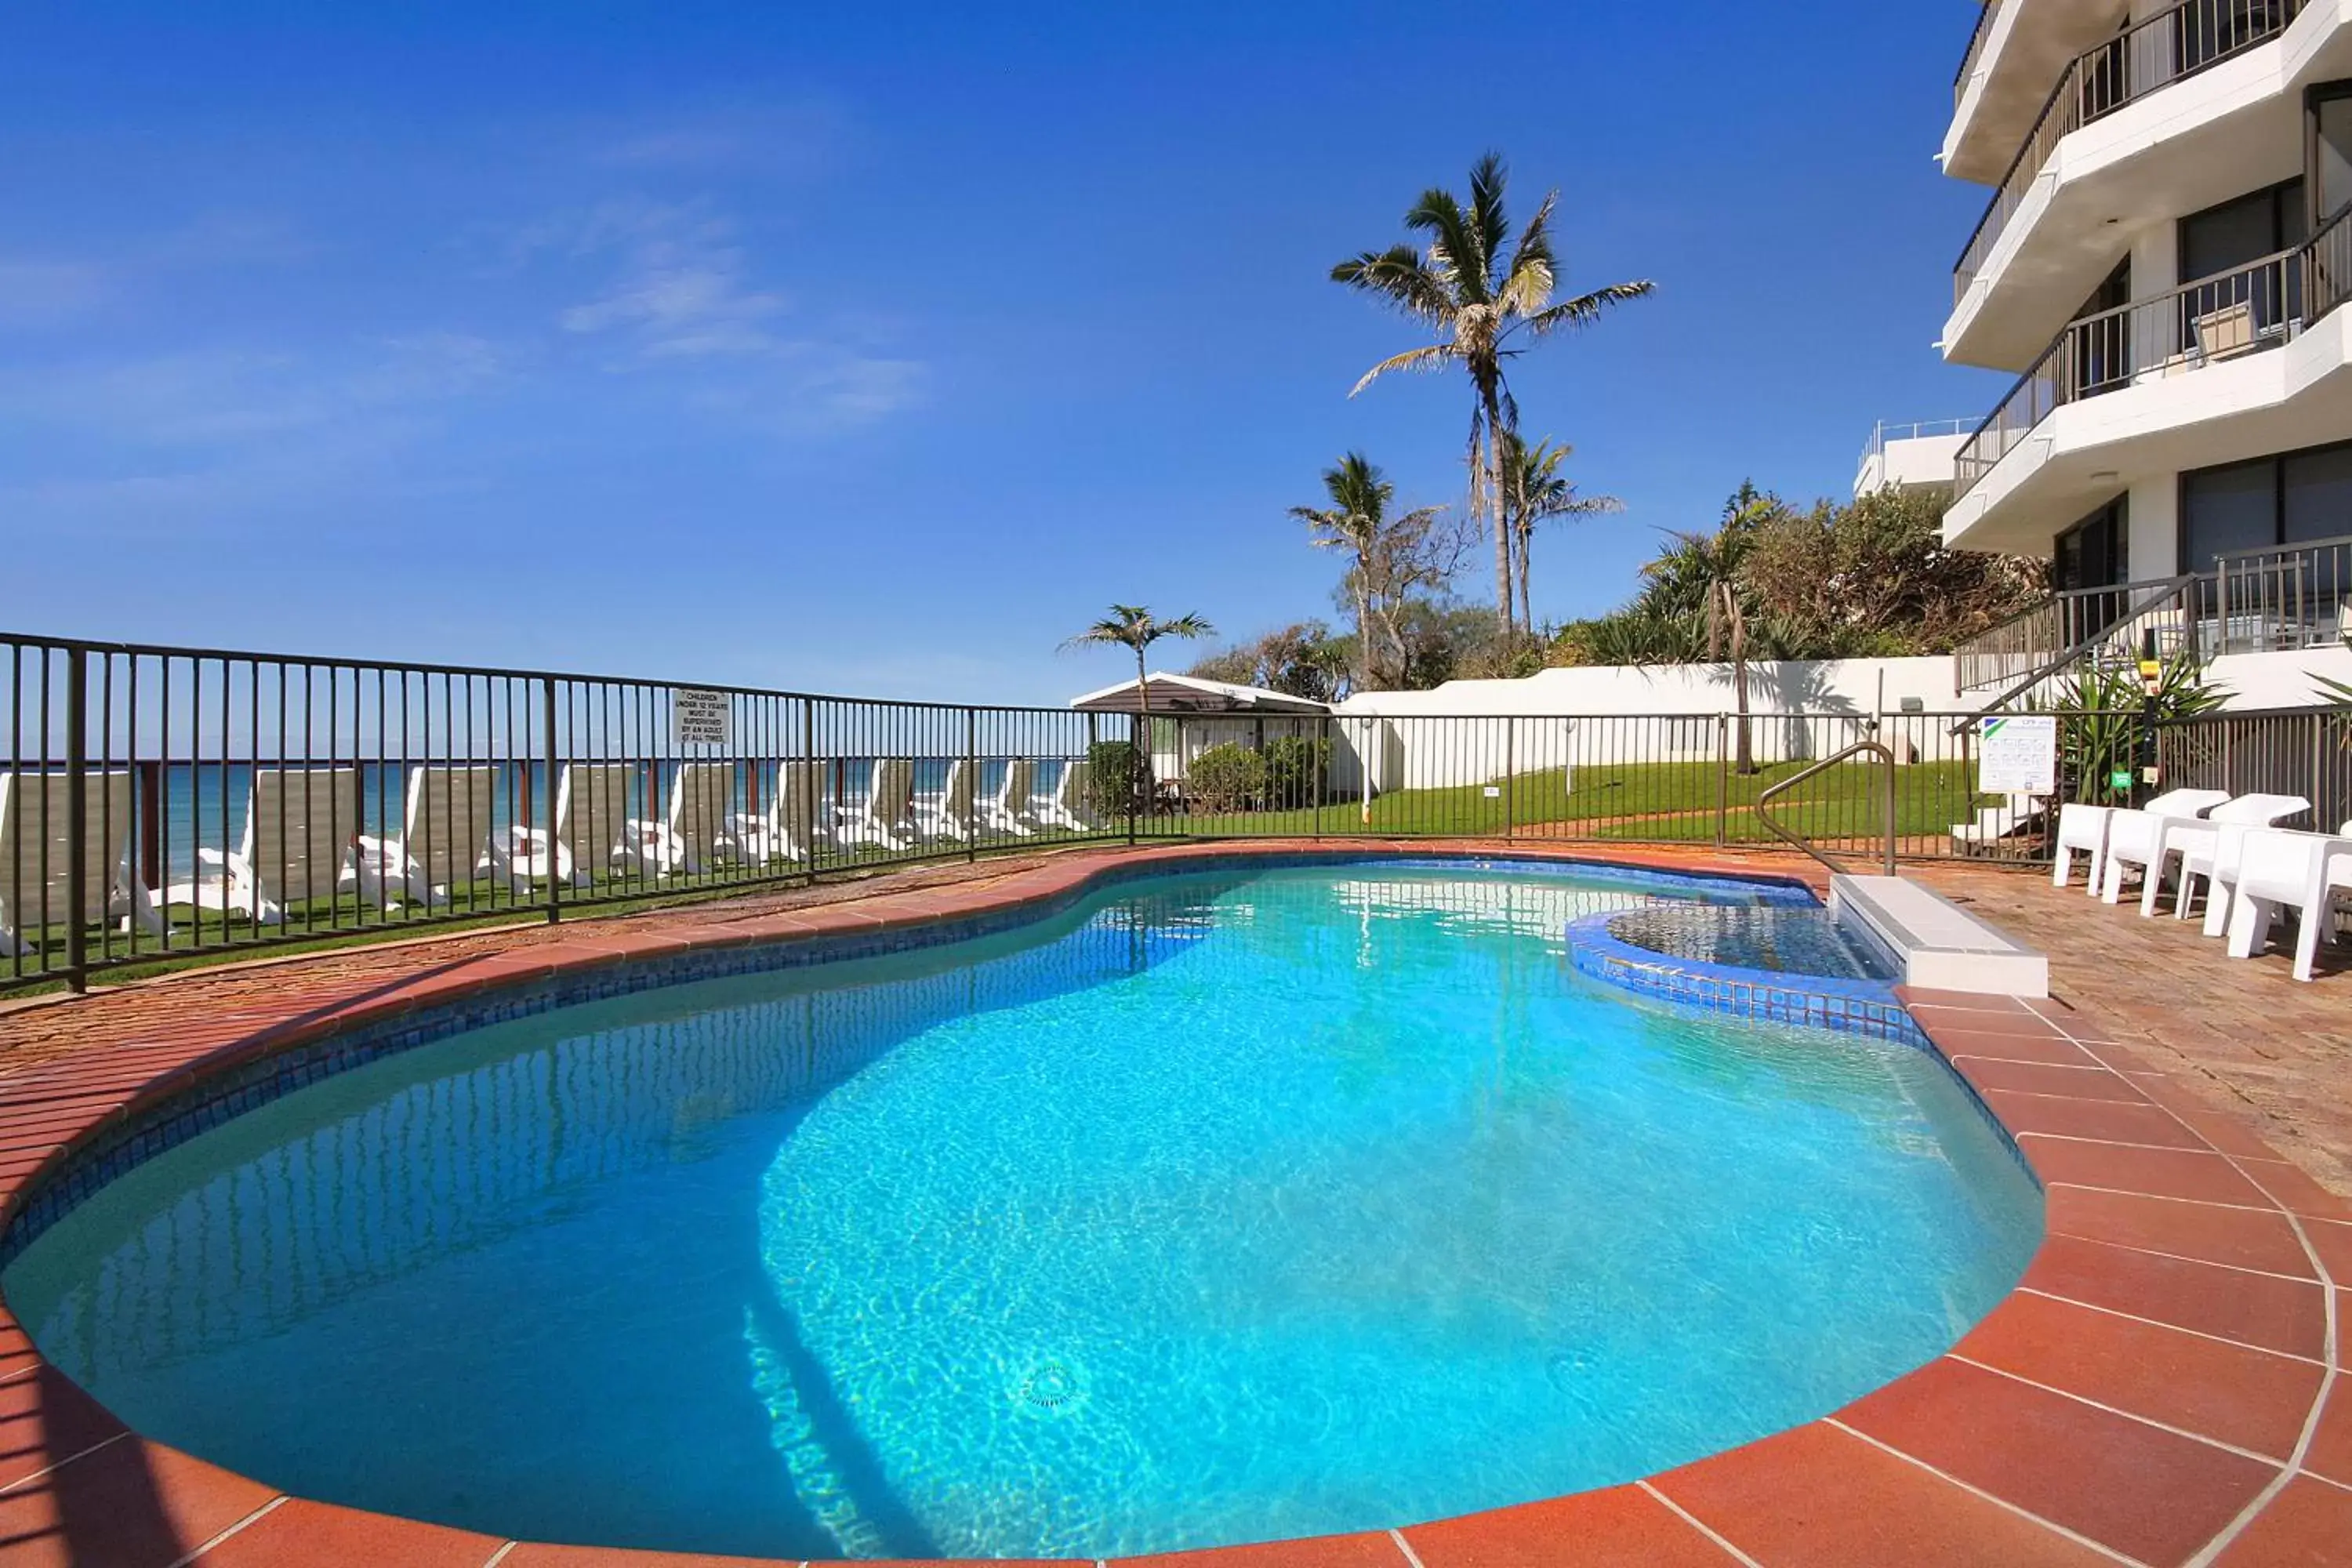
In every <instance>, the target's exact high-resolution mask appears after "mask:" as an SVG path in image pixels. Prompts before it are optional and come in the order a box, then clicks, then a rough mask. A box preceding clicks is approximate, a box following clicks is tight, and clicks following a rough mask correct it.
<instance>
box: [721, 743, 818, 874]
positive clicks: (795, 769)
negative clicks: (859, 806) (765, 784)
mask: <svg viewBox="0 0 2352 1568" xmlns="http://www.w3.org/2000/svg"><path fill="white" fill-rule="evenodd" d="M818 765H819V764H817V763H810V762H797V763H794V762H787V763H778V764H777V766H776V803H775V805H773V806H772V807H770V808H769V809H768V810H766V811H761V812H751V811H735V812H730V813H728V815H727V832H726V835H725V837H723V838H722V839H721V841H720V842H721V843H722V844H723V845H724V846H725V847H727V848H728V849H730V851H732V852H733V853H734V854H735V855H737V856H738V857H740V858H742V859H744V860H748V861H750V862H751V864H753V865H755V866H765V865H767V864H769V863H770V862H772V861H775V860H806V859H807V858H809V857H810V855H811V853H812V852H813V851H814V847H815V845H816V843H817V841H818V840H819V839H820V838H827V839H829V838H830V837H832V834H831V832H830V830H829V829H824V828H821V827H820V826H819V825H818V823H817V819H816V802H817V768H818Z"/></svg>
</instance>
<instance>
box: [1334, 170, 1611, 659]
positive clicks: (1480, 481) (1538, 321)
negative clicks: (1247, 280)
mask: <svg viewBox="0 0 2352 1568" xmlns="http://www.w3.org/2000/svg"><path fill="white" fill-rule="evenodd" d="M1506 178H1507V176H1506V171H1505V168H1504V163H1503V159H1502V155H1501V154H1500V153H1487V154H1486V156H1484V157H1482V158H1480V159H1479V160H1478V162H1477V163H1475V164H1473V165H1472V166H1471V169H1470V200H1469V202H1468V203H1467V204H1466V205H1465V203H1463V202H1462V201H1461V200H1460V199H1459V198H1457V197H1456V196H1455V195H1454V193H1452V192H1451V191H1445V190H1438V189H1431V190H1428V191H1424V192H1423V193H1422V197H1421V200H1420V201H1419V202H1417V203H1415V204H1414V205H1413V207H1412V210H1411V211H1410V212H1407V213H1406V214H1405V215H1404V225H1405V227H1406V228H1408V229H1410V230H1412V232H1413V233H1415V234H1418V235H1425V236H1427V237H1428V248H1427V249H1426V250H1425V251H1424V250H1417V249H1415V248H1414V247H1412V244H1410V243H1405V244H1400V245H1394V246H1391V247H1389V248H1388V249H1386V250H1367V251H1365V252H1363V253H1362V254H1361V255H1360V256H1358V257H1355V258H1353V259H1351V260H1348V261H1342V262H1340V263H1339V265H1338V266H1337V267H1334V268H1331V278H1332V280H1333V281H1334V282H1338V283H1344V284H1346V285H1348V286H1349V288H1351V289H1362V290H1364V291H1365V292H1366V293H1369V294H1373V295H1377V296H1378V297H1380V298H1381V299H1383V300H1387V301H1388V302H1389V303H1390V304H1391V305H1393V306H1395V307H1396V308H1397V309H1398V310H1402V311H1403V312H1404V313H1405V314H1406V315H1407V316H1409V317H1411V318H1412V319H1413V320H1414V321H1420V322H1423V324H1425V325H1427V326H1429V327H1432V328H1433V329H1435V330H1436V331H1438V332H1439V333H1441V334H1442V337H1441V340H1440V341H1439V342H1434V343H1429V344H1425V345H1423V347H1421V348H1417V349H1410V350H1407V351H1406V352H1405V353H1401V354H1392V355H1391V356H1390V357H1389V358H1387V359H1384V360H1382V361H1381V363H1378V364H1376V365H1374V366H1373V367H1372V368H1371V369H1370V370H1369V371H1367V372H1366V373H1365V374H1364V377H1363V379H1362V380H1360V381H1359V382H1358V383H1356V386H1355V392H1361V391H1363V390H1364V388H1365V387H1367V386H1370V384H1372V383H1373V382H1375V381H1377V380H1379V379H1380V378H1381V376H1383V375H1386V374H1388V373H1389V372H1391V371H1397V370H1443V369H1444V368H1445V367H1446V366H1448V365H1459V366H1460V367H1461V368H1462V370H1463V371H1464V372H1465V374H1467V375H1468V376H1469V378H1470V385H1471V390H1472V392H1473V394H1474V395H1475V401H1474V403H1473V404H1472V406H1471V414H1470V447H1469V459H1470V466H1471V469H1472V472H1473V474H1474V476H1475V478H1474V483H1473V487H1472V500H1473V502H1474V510H1476V511H1477V512H1478V514H1479V515H1480V516H1481V517H1483V518H1484V519H1485V521H1486V522H1487V523H1488V524H1490V525H1491V526H1492V527H1493V528H1494V530H1495V615H1496V619H1497V620H1498V621H1499V622H1500V623H1501V625H1502V628H1503V631H1504V634H1505V635H1506V636H1508V635H1509V634H1510V632H1511V629H1512V626H1513V618H1512V614H1511V598H1512V595H1511V541H1510V537H1509V534H1508V532H1507V530H1506V529H1505V527H1504V526H1503V522H1502V518H1501V515H1500V506H1501V500H1502V494H1503V470H1502V448H1501V437H1502V436H1503V435H1504V434H1505V433H1506V432H1508V431H1516V430H1517V427H1518V422H1519V411H1518V405H1517V403H1516V402H1514V401H1513V400H1512V397H1511V390H1510V386H1509V384H1508V383H1507V380H1506V378H1505V376H1504V374H1503V367H1504V364H1505V363H1506V362H1507V361H1508V360H1511V359H1514V358H1517V356H1518V355H1520V354H1522V353H1526V352H1527V347H1526V345H1527V344H1528V343H1531V342H1538V341H1540V340H1542V339H1544V338H1547V337H1549V336H1550V335H1551V334H1552V333H1554V332H1556V331H1559V330H1561V329H1562V328H1565V327H1580V326H1584V325H1586V324H1588V323H1590V322H1591V321H1594V320H1596V319H1598V318H1599V317H1600V315H1601V312H1602V311H1603V310H1607V309H1608V308H1609V307H1611V306H1612V305H1618V304H1622V303H1623V302H1624V301H1626V300H1638V299H1640V298H1642V297H1643V295H1645V294H1648V293H1650V292H1651V291H1652V290H1653V289H1654V287H1655V285H1654V284H1652V283H1650V282H1648V281H1647V280H1642V281H1636V282H1631V283H1612V284H1610V285H1609V286H1608V287H1607V288H1605V289H1595V290H1594V291H1593V292H1591V293H1590V294H1580V295H1578V296H1577V297H1576V298H1574V299H1572V300H1561V301H1559V302H1558V303H1554V302H1553V300H1552V297H1551V294H1552V284H1553V278H1554V269H1555V265H1556V258H1554V257H1553V255H1552V248H1551V214H1552V208H1553V207H1554V206H1555V205H1557V204H1558V203H1559V192H1558V191H1553V192H1551V193H1550V194H1549V195H1546V196H1545V197H1544V199H1543V201H1542V202H1541V203H1540V204H1539V205H1538V206H1537V208H1536V212H1535V216H1533V217H1531V218H1529V219H1528V223H1527V226H1526V227H1525V228H1523V229H1520V230H1519V231H1518V234H1517V238H1516V240H1514V238H1513V236H1512V230H1511V222H1510V217H1509V215H1508V213H1507V211H1506V209H1505V206H1504V185H1505V184H1506ZM1353 395H1355V393H1354V392H1351V393H1350V394H1349V396H1353Z"/></svg>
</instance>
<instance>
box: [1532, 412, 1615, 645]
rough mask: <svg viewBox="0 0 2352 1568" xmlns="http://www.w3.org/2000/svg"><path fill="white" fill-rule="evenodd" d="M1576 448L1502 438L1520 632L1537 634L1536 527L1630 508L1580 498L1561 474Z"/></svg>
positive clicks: (1608, 498) (1612, 500)
mask: <svg viewBox="0 0 2352 1568" xmlns="http://www.w3.org/2000/svg"><path fill="white" fill-rule="evenodd" d="M1575 449H1576V448H1574V447H1570V445H1568V443H1566V442H1565V441H1562V442H1557V443H1555V442H1552V441H1538V443H1536V445H1534V446H1532V447H1530V446H1528V444H1527V443H1526V442H1524V441H1522V440H1520V439H1519V438H1518V437H1517V435H1516V434H1511V433H1508V432H1507V433H1506V434H1505V435H1504V437H1503V515H1504V517H1505V518H1506V519H1507V520H1508V521H1509V525H1510V532H1511V546H1512V552H1513V554H1514V555H1516V556H1517V568H1518V574H1519V594H1518V600H1519V629H1520V630H1521V631H1523V632H1526V633H1528V635H1530V636H1532V635H1534V632H1535V629H1536V609H1535V605H1536V601H1535V588H1534V585H1533V584H1532V583H1531V581H1530V579H1529V577H1528V556H1529V555H1530V554H1531V553H1532V552H1533V546H1534V540H1535V532H1536V525H1537V524H1538V523H1539V522H1543V521H1546V520H1548V519H1550V518H1555V517H1593V516H1597V515H1599V514H1601V513H1603V512H1617V511H1623V510H1625V503H1624V502H1623V501H1621V500H1618V499H1617V498H1616V497H1615V496H1580V495H1578V494H1577V493H1576V486H1575V485H1574V484H1572V483H1570V481H1569V480H1568V479H1564V478H1562V477H1561V475H1560V471H1559V468H1560V465H1561V464H1562V463H1565V462H1566V461H1568V458H1569V455H1570V453H1572V452H1573V451H1575Z"/></svg>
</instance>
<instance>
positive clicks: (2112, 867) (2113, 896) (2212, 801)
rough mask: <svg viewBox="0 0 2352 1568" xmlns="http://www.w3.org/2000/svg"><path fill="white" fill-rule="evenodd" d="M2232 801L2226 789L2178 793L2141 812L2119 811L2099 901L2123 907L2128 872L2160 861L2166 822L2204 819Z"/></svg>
mask: <svg viewBox="0 0 2352 1568" xmlns="http://www.w3.org/2000/svg"><path fill="white" fill-rule="evenodd" d="M2229 798H2230V792H2229V791H2228V790H2225V789H2176V790H2171V791H2168V792H2167V793H2166V794H2163V795H2158V796H2157V797H2156V798H2155V799H2154V800H2151V801H2149V802H2148V803H2147V805H2144V806H2142V807H2140V808H2139V809H2138V810H2137V811H2118V812H2116V814H2115V816H2114V817H2113V818H2111V819H2110V820H2109V821H2108V823H2107V853H2106V859H2105V870H2104V871H2103V872H2102V873H2101V875H2100V879H2099V883H2098V887H2099V901H2100V902H2102V903H2108V904H2113V903H2119V902H2121V901H2122V900H2123V896H2124V868H2125V867H2126V866H2137V867H2146V866H2147V864H2148V863H2149V862H2150V861H2151V860H2153V859H2155V858H2156V846H2157V841H2158V837H2160V835H2161V833H2162V830H2163V826H2164V823H2165V820H2166V819H2167V818H2169V817H2194V816H2203V815H2204V814H2205V813H2207V812H2209V811H2210V810H2212V809H2213V808H2214V807H2215V806H2217V805H2221V803H2222V802H2223V801H2225V800H2228V799H2229Z"/></svg>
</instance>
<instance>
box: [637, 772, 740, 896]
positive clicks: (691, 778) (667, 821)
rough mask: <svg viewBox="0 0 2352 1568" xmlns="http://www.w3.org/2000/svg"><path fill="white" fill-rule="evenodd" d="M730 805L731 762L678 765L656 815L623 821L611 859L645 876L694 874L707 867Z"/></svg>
mask: <svg viewBox="0 0 2352 1568" xmlns="http://www.w3.org/2000/svg"><path fill="white" fill-rule="evenodd" d="M734 808H735V764H734V763H679V764H678V765H677V772H676V773H673V774H671V775H670V781H669V799H668V801H667V803H666V804H665V805H664V806H663V809H662V814H661V816H658V817H646V816H632V817H630V818H628V819H627V820H626V821H625V822H623V823H622V825H621V837H620V841H619V843H618V845H617V846H616V847H614V861H615V862H616V863H617V864H618V866H619V867H620V868H621V869H623V870H624V871H635V872H637V873H639V874H641V875H645V876H652V877H673V876H676V875H677V874H678V873H679V872H684V873H686V874H687V875H688V876H695V875H698V874H700V873H701V872H704V871H707V870H709V868H710V863H711V861H712V860H713V859H714V858H716V856H717V853H718V848H719V830H720V829H721V828H722V827H723V826H725V824H726V820H727V816H728V815H729V814H730V812H732V811H733V810H734Z"/></svg>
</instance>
